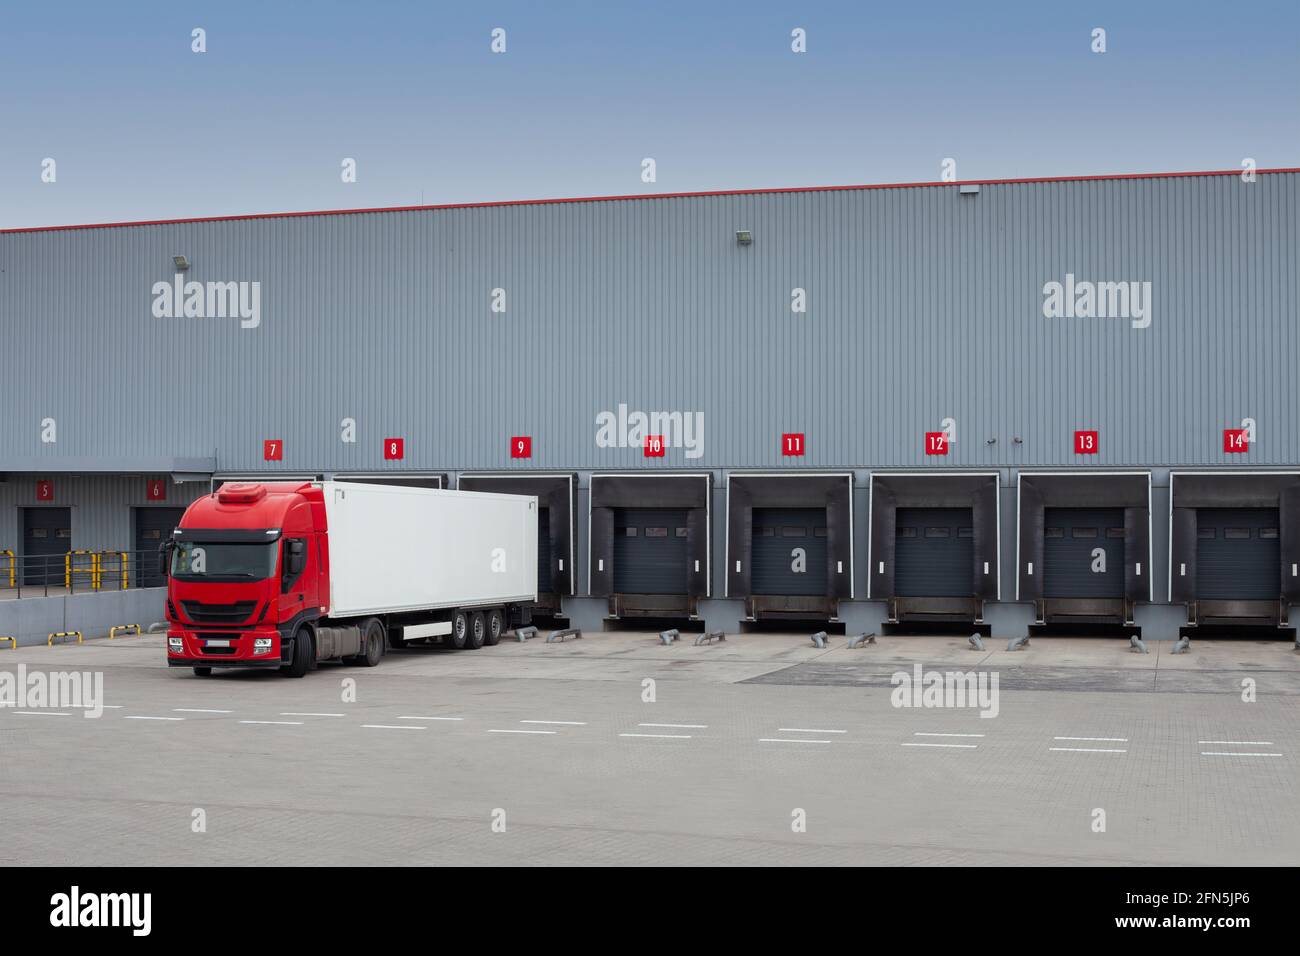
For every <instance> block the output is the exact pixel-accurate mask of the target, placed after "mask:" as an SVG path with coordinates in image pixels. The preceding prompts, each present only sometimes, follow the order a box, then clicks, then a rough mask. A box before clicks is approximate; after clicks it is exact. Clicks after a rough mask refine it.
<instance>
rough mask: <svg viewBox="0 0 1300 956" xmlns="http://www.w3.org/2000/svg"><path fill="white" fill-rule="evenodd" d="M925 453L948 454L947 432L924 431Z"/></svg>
mask: <svg viewBox="0 0 1300 956" xmlns="http://www.w3.org/2000/svg"><path fill="white" fill-rule="evenodd" d="M925 453H926V454H927V455H946V454H948V433H947V432H926V433H925Z"/></svg>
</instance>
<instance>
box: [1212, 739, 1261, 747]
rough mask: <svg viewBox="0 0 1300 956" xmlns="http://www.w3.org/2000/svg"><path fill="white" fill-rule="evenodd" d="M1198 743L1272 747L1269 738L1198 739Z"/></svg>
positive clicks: (1222, 745)
mask: <svg viewBox="0 0 1300 956" xmlns="http://www.w3.org/2000/svg"><path fill="white" fill-rule="evenodd" d="M1196 742H1197V743H1198V744H1218V745H1219V746H1221V747H1272V746H1273V741H1271V740H1198V741H1196Z"/></svg>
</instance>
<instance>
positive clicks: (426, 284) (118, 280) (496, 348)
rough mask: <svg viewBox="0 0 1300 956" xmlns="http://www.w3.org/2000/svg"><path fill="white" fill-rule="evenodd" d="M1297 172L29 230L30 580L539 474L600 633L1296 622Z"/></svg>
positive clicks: (129, 567)
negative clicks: (229, 530) (308, 504)
mask: <svg viewBox="0 0 1300 956" xmlns="http://www.w3.org/2000/svg"><path fill="white" fill-rule="evenodd" d="M1298 176H1300V171H1297V170H1294V169H1280V170H1268V171H1260V172H1257V173H1253V174H1243V173H1240V172H1208V173H1178V174H1155V175H1129V176H1111V177H1089V178H1074V179H1069V178H1063V179H1040V180H1018V181H1009V180H1007V181H991V182H970V183H926V184H901V185H881V186H852V187H830V188H808V189H787V190H752V191H741V192H724V193H700V194H680V195H659V196H649V195H647V196H623V197H603V198H593V199H580V200H553V201H537V202H511V203H495V204H494V203H485V204H466V205H456V206H441V207H418V208H403V209H381V210H346V211H335V212H322V213H291V214H283V215H251V216H235V217H221V218H214V219H204V220H176V221H163V222H147V223H114V224H98V225H85V226H61V227H53V228H45V229H20V230H7V231H4V232H2V233H0V309H2V310H3V314H4V316H5V319H6V342H7V344H8V345H9V346H10V348H9V349H8V350H7V354H8V356H9V358H10V361H9V364H8V367H7V369H6V389H5V392H6V399H7V400H6V414H5V415H4V416H3V418H0V476H2V477H3V480H0V596H4V595H6V594H7V595H9V596H12V593H13V591H15V590H16V585H17V584H20V583H23V582H26V583H27V585H28V588H29V589H30V588H32V587H40V588H42V589H49V588H51V587H52V588H53V589H54V591H55V592H58V591H59V589H60V588H61V587H65V586H66V585H68V584H69V583H72V584H73V585H74V587H76V588H77V589H78V590H84V589H85V588H86V587H87V586H91V587H92V588H94V589H110V588H115V587H121V586H123V585H124V584H125V585H126V586H128V587H135V586H137V585H139V586H145V587H148V586H152V585H156V584H157V583H159V581H158V572H157V567H156V564H155V563H154V562H151V561H150V560H149V557H148V556H149V554H150V552H151V550H152V549H153V548H154V547H156V543H157V542H158V541H159V540H160V539H161V538H162V537H164V536H165V535H166V533H167V531H168V530H169V529H170V527H171V526H172V525H173V524H174V523H175V521H176V520H177V518H178V516H179V514H180V512H181V510H182V509H183V508H184V507H185V506H186V505H187V504H188V503H189V502H190V501H192V500H194V499H195V498H196V497H197V496H199V495H202V494H205V493H207V492H208V491H209V490H210V489H211V488H212V487H213V486H214V484H218V483H220V482H221V481H222V480H226V479H228V478H232V477H240V478H254V479H257V478H276V479H281V478H289V477H303V478H317V477H339V478H349V479H355V480H382V481H395V482H402V483H410V484H422V485H428V486H432V487H460V488H466V489H484V490H488V489H491V490H498V491H508V492H515V493H523V494H533V495H536V496H537V497H538V499H539V505H540V507H539V515H540V518H539V520H540V526H539V531H540V534H539V545H538V547H539V557H540V558H542V560H540V561H539V567H540V570H539V581H538V588H539V593H540V599H539V605H540V607H541V608H542V610H544V611H545V612H546V613H547V614H549V615H551V616H554V617H557V618H568V619H569V620H571V621H572V622H574V623H575V624H578V625H580V626H583V627H586V628H599V627H601V626H607V625H608V626H614V625H616V624H618V623H619V622H633V623H637V622H642V623H644V622H651V621H655V622H657V621H659V620H661V619H669V620H674V621H680V622H684V623H689V624H693V625H695V626H704V625H705V624H707V625H708V626H710V627H713V628H725V629H728V630H734V629H735V628H736V627H737V626H742V627H745V628H751V627H752V628H762V627H763V626H764V625H765V624H766V623H771V624H773V625H774V626H778V627H786V628H789V627H802V626H803V625H804V624H805V623H807V624H818V625H826V624H829V625H831V626H832V627H844V628H849V629H853V630H874V631H882V630H883V631H896V632H900V633H908V632H912V631H915V630H918V629H926V628H929V629H935V628H946V629H955V630H958V631H969V630H971V629H978V630H982V631H984V632H986V633H987V632H989V631H998V632H1001V631H1007V632H1012V633H1023V632H1024V630H1025V629H1026V628H1029V629H1034V630H1035V631H1036V632H1037V631H1044V632H1049V633H1050V632H1054V631H1068V630H1069V629H1072V628H1073V629H1083V630H1085V631H1087V632H1089V633H1115V634H1129V633H1142V634H1144V635H1145V636H1147V637H1155V638H1162V637H1171V636H1173V635H1175V634H1176V633H1177V632H1178V630H1179V628H1180V627H1186V626H1189V625H1190V626H1195V627H1201V628H1205V627H1223V626H1237V625H1242V624H1247V625H1252V626H1257V627H1260V628H1262V629H1263V630H1262V633H1270V634H1271V633H1279V632H1280V633H1289V632H1287V631H1286V627H1287V625H1288V624H1289V609H1290V605H1291V604H1294V603H1300V571H1298V570H1297V568H1298V567H1300V510H1297V505H1298V502H1300V429H1297V428H1296V427H1295V426H1294V424H1293V419H1292V416H1293V409H1294V407H1295V402H1296V399H1295V388H1294V384H1293V383H1294V381H1295V379H1296V374H1297V359H1298V358H1300V322H1297V318H1298V316H1297V309H1298V305H1300V280H1298V279H1297V263H1300V226H1298V225H1297V222H1300V202H1298V197H1300V179H1298V178H1297V177H1298ZM437 546H439V545H438V543H436V542H431V543H430V547H437ZM5 552H12V558H10V556H9V555H8V554H6V553H5ZM6 564H7V565H8V567H7V568H6ZM6 576H7V577H8V580H6ZM11 583H12V584H13V585H14V587H9V586H8V585H10V584H11ZM23 593H24V594H30V593H31V591H30V590H24V592H23ZM0 603H3V602H0ZM2 629H3V628H0V630H2Z"/></svg>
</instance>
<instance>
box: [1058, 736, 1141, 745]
mask: <svg viewBox="0 0 1300 956" xmlns="http://www.w3.org/2000/svg"><path fill="white" fill-rule="evenodd" d="M1052 739H1053V740H1075V741H1085V742H1086V741H1092V742H1093V743H1102V744H1126V743H1128V738H1127V737H1053V738H1052Z"/></svg>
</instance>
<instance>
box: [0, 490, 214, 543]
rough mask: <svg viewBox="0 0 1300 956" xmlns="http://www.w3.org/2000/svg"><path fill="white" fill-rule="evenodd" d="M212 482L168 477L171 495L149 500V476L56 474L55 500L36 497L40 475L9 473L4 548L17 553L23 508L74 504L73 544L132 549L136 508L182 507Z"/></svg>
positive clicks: (1, 521)
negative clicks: (37, 481) (181, 481)
mask: <svg viewBox="0 0 1300 956" xmlns="http://www.w3.org/2000/svg"><path fill="white" fill-rule="evenodd" d="M207 492H208V483H207V482H206V481H200V482H193V481H191V482H185V483H183V484H176V483H175V482H172V481H168V482H167V500H166V501H149V500H147V498H146V494H145V479H144V478H143V477H140V478H123V477H118V476H103V475H89V476H83V477H75V478H74V477H70V476H55V477H54V500H53V501H51V502H41V501H37V499H36V479H35V478H30V477H27V476H18V475H14V476H10V478H9V479H8V480H7V481H0V550H9V551H14V552H19V551H20V550H21V545H22V537H23V529H22V511H21V509H22V508H44V507H55V508H71V509H72V547H73V549H74V550H86V551H110V550H117V551H130V550H133V549H134V548H135V529H134V527H133V526H132V517H131V509H132V508H156V507H163V508H168V507H170V508H184V507H185V506H187V505H188V504H189V503H190V502H192V501H193V500H194V499H195V498H197V497H199V496H200V495H204V494H207Z"/></svg>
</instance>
